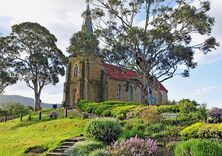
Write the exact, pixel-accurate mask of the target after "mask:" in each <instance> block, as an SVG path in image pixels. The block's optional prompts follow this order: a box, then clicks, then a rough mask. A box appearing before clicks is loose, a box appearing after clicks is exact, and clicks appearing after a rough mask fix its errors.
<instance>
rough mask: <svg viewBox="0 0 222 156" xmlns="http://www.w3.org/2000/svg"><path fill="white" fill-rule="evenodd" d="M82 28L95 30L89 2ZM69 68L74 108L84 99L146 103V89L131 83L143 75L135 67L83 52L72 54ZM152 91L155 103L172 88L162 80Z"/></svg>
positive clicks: (69, 101) (67, 101)
mask: <svg viewBox="0 0 222 156" xmlns="http://www.w3.org/2000/svg"><path fill="white" fill-rule="evenodd" d="M82 29H84V30H85V31H88V32H90V33H93V27H92V20H91V16H90V10H89V6H87V10H86V14H85V17H84V22H83V27H82ZM98 62H99V63H98ZM66 70H67V71H66V81H65V84H64V97H63V105H64V107H70V108H73V107H75V104H76V103H77V102H78V101H79V100H81V99H87V100H93V101H97V102H100V101H109V100H118V101H126V102H136V103H142V101H143V99H142V97H143V92H142V89H141V88H140V87H139V86H138V85H134V84H133V83H130V82H131V81H130V80H133V79H137V78H139V76H138V75H137V73H136V72H135V71H132V70H127V69H121V68H119V67H117V66H114V65H111V64H106V63H103V62H102V60H100V59H98V60H97V61H95V59H86V58H83V57H81V56H70V57H69V62H68V65H67V69H66ZM149 90H150V89H149ZM149 92H150V93H151V99H150V101H151V102H150V103H151V104H166V103H167V101H168V98H167V92H168V91H167V89H166V88H165V87H164V86H163V85H162V84H161V83H158V87H157V89H156V90H150V91H149Z"/></svg>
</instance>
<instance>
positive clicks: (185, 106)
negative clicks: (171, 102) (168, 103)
mask: <svg viewBox="0 0 222 156" xmlns="http://www.w3.org/2000/svg"><path fill="white" fill-rule="evenodd" d="M196 106H197V103H196V102H195V101H190V100H189V99H182V100H180V101H179V111H180V113H184V114H187V113H190V112H193V111H196V110H197V108H196Z"/></svg>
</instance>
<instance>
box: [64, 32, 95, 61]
mask: <svg viewBox="0 0 222 156" xmlns="http://www.w3.org/2000/svg"><path fill="white" fill-rule="evenodd" d="M98 45H99V41H98V40H97V36H96V35H95V34H93V33H91V32H86V31H79V32H77V33H75V34H73V36H72V38H71V39H70V46H69V47H68V49H67V50H68V52H69V53H70V54H72V55H79V56H84V57H89V56H93V55H95V54H96V53H93V52H97V51H98V50H97V49H98ZM92 54H93V55H92Z"/></svg>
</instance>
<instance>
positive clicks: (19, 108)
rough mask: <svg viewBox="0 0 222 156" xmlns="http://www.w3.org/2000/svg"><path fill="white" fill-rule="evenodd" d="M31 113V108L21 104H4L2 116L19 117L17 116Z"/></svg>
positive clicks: (0, 112)
mask: <svg viewBox="0 0 222 156" xmlns="http://www.w3.org/2000/svg"><path fill="white" fill-rule="evenodd" d="M30 112H31V108H30V107H29V106H25V105H22V104H20V103H4V104H2V109H0V116H5V115H7V116H17V115H20V114H22V115H27V114H29V113H30Z"/></svg>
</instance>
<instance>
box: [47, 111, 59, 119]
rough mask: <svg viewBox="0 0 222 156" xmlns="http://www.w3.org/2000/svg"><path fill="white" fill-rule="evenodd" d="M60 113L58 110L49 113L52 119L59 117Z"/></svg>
mask: <svg viewBox="0 0 222 156" xmlns="http://www.w3.org/2000/svg"><path fill="white" fill-rule="evenodd" d="M58 116H59V114H58V113H57V112H51V113H50V114H49V117H50V119H57V118H58Z"/></svg>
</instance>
